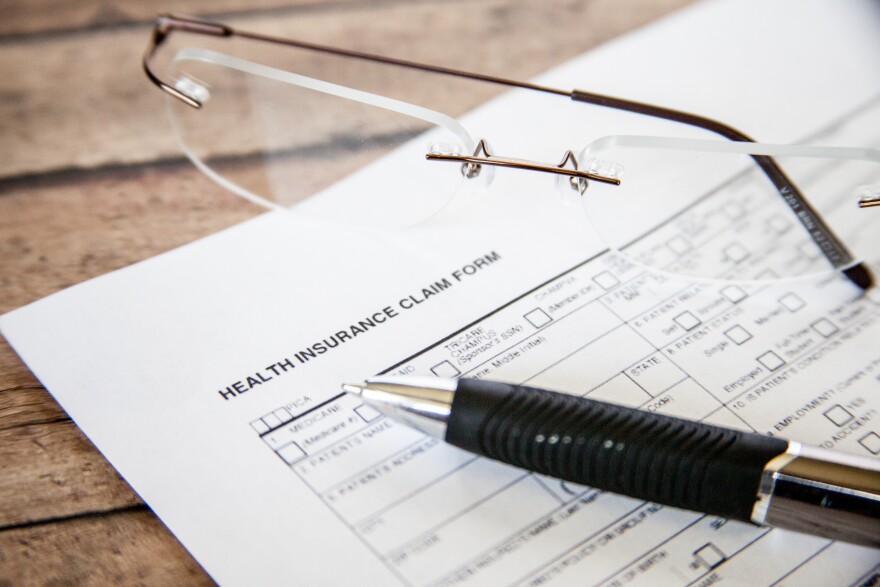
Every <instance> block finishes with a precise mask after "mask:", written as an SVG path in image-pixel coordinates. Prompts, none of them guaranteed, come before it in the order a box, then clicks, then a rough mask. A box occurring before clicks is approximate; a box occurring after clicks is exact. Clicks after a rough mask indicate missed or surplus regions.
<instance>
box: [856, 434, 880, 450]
mask: <svg viewBox="0 0 880 587" xmlns="http://www.w3.org/2000/svg"><path fill="white" fill-rule="evenodd" d="M859 444H861V445H862V446H864V447H865V448H867V449H868V451H870V452H871V454H875V455H876V454H880V436H878V435H877V433H876V432H869V433H868V434H865V435H864V436H862V437H861V438H859Z"/></svg>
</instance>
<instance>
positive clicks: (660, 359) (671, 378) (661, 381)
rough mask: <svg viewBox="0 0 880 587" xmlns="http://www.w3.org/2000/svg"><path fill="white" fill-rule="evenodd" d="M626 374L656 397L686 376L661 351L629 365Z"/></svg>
mask: <svg viewBox="0 0 880 587" xmlns="http://www.w3.org/2000/svg"><path fill="white" fill-rule="evenodd" d="M626 375H627V376H629V378H630V379H632V380H633V382H635V383H637V384H638V385H639V387H641V388H642V389H644V390H645V391H646V392H648V393H649V394H650V395H651V397H657V396H658V395H660V394H661V393H663V392H664V391H666V390H668V389H669V388H670V387H672V386H673V385H675V384H676V383H679V382H681V381H683V380H684V379H686V378H687V375H685V373H684V371H682V370H681V369H679V368H678V366H677V365H676V364H675V363H673V362H672V360H670V359H668V358H666V356H664V355H663V354H661V353H657V354H654V355H652V356H650V357H648V358H647V359H644V360H642V361H639V362H638V363H635V364H634V365H631V366H630V367H629V368H628V369H627V370H626ZM612 401H614V400H612Z"/></svg>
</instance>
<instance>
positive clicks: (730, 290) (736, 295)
mask: <svg viewBox="0 0 880 587" xmlns="http://www.w3.org/2000/svg"><path fill="white" fill-rule="evenodd" d="M721 295H723V296H724V297H725V298H727V299H728V300H730V301H731V302H733V303H734V304H738V303H739V302H741V301H743V300H744V299H746V296H748V294H747V293H746V292H745V291H744V290H743V288H741V287H739V286H737V285H728V286H727V287H725V288H724V289H722V290H721Z"/></svg>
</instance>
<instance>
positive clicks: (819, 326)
mask: <svg viewBox="0 0 880 587" xmlns="http://www.w3.org/2000/svg"><path fill="white" fill-rule="evenodd" d="M810 326H812V327H813V330H815V331H816V332H818V333H819V334H821V335H822V336H824V337H825V338H828V337H829V336H831V335H832V334H834V333H836V332H837V331H839V330H840V329H839V328H838V327H837V326H836V325H835V324H834V322H832V321H831V320H829V319H828V318H822V319H821V320H816V321H815V322H813V323H812V324H810Z"/></svg>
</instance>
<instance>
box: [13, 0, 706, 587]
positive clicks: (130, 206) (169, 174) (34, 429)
mask: <svg viewBox="0 0 880 587" xmlns="http://www.w3.org/2000/svg"><path fill="white" fill-rule="evenodd" d="M688 1H689V0H642V1H640V2H619V0H582V1H578V0H542V1H540V2H539V1H537V0H536V1H534V2H517V1H516V0H477V1H470V2H465V1H457V0H452V1H450V0H422V1H419V2H407V1H406V0H361V1H357V2H356V1H354V0H329V1H326V2H325V1H323V0H288V1H286V2H284V1H282V0H250V1H249V2H244V1H243V0H214V1H213V2H200V1H199V0H177V1H176V2H170V1H160V2H149V3H147V2H137V1H135V0H117V2H114V3H113V7H112V8H108V3H106V2H99V1H98V0H81V1H79V2H68V3H64V4H59V3H56V2H51V1H50V0H28V1H27V2H25V1H24V0H17V1H16V0H8V1H6V2H4V3H2V4H0V6H2V8H0V12H2V18H0V73H2V80H3V81H2V82H0V83H2V86H0V87H2V89H0V96H2V100H0V109H2V112H0V125H2V127H0V153H2V156H0V284H2V289H0V291H2V295H0V313H4V312H7V311H9V310H12V309H14V308H17V307H19V306H21V305H24V304H27V303H30V302H33V301H35V300H37V299H39V298H42V297H43V296H46V295H49V294H52V293H54V292H57V291H59V290H62V289H64V288H66V287H69V286H71V285H74V284H76V283H79V282H82V281H85V280H87V279H90V278H92V277H96V276H98V275H102V274H104V273H107V272H109V271H113V270H115V269H119V268H121V267H125V266H126V265H129V264H131V263H134V262H136V261H139V260H142V259H146V258H148V257H151V256H153V255H156V254H158V253H161V252H163V251H167V250H169V249H172V248H174V247H177V246H180V245H183V244H185V243H188V242H191V241H193V240H196V239H198V238H200V237H203V236H205V235H208V234H210V233H212V232H215V231H217V230H219V229H222V228H224V227H227V226H230V225H233V224H235V223H238V222H240V221H242V220H245V219H247V218H250V217H252V216H254V215H256V214H258V213H260V211H261V209H260V208H258V207H256V206H254V205H252V204H249V203H248V202H246V201H244V200H242V199H240V198H238V197H236V196H234V195H232V194H230V193H228V192H226V191H225V190H224V189H223V188H221V187H219V186H217V185H215V184H214V183H212V182H211V181H210V180H209V179H207V178H206V177H204V176H203V175H202V174H201V173H199V172H198V171H197V170H196V169H195V168H194V167H193V166H192V165H191V164H190V163H189V162H188V161H187V160H186V159H185V158H184V157H182V155H181V153H180V150H179V148H178V146H177V144H176V142H175V140H174V138H173V136H172V134H171V132H170V130H169V128H168V123H167V121H166V119H165V114H164V112H163V106H162V96H161V93H160V92H159V91H158V90H156V89H155V88H154V86H152V85H151V84H150V83H149V82H148V81H147V79H146V78H145V77H144V75H143V73H142V71H141V67H140V55H141V53H142V51H143V49H144V47H145V45H146V42H147V39H148V36H149V34H150V29H151V26H152V21H153V18H154V16H155V13H156V12H159V11H176V12H182V13H190V14H199V15H203V16H206V17H207V16H210V17H212V18H215V19H217V20H222V21H224V22H228V23H230V24H232V25H234V26H239V27H242V28H248V29H252V30H256V31H260V30H264V29H265V28H266V27H269V26H271V27H273V31H278V30H282V31H284V33H285V34H287V35H289V36H292V37H294V38H300V39H307V40H312V41H317V42H322V43H326V44H332V45H340V46H345V47H351V48H356V49H361V50H367V51H374V52H378V53H385V54H389V55H396V56H403V57H406V58H410V59H413V60H423V61H429V62H434V63H441V64H447V65H453V66H456V67H460V68H462V69H470V70H475V71H483V72H486V73H491V74H495V75H502V76H507V77H512V78H518V79H525V78H529V77H530V76H533V75H535V74H536V73H538V72H540V71H542V70H544V69H546V68H548V67H551V66H553V65H556V64H558V63H560V62H562V61H564V60H566V59H568V58H570V57H572V56H574V55H577V54H579V53H582V52H583V51H586V50H587V49H589V48H590V47H593V46H595V45H598V44H599V43H602V42H604V41H606V40H608V39H610V38H613V37H615V36H617V35H620V34H621V33H623V32H625V31H627V30H630V29H633V28H635V27H637V26H639V25H642V24H644V23H646V22H648V21H651V20H652V19H655V18H657V17H659V16H661V15H662V14H664V13H666V12H668V11H671V10H672V9H674V8H677V7H679V6H681V5H684V4H686V3H687V2H688ZM583 89H590V88H587V87H584V88H583ZM120 393H124V390H120ZM0 471H2V472H0V585H33V584H49V583H52V584H90V583H122V584H135V583H136V584H141V583H144V584H199V583H210V582H211V579H210V577H208V576H207V574H206V573H205V572H204V571H203V570H202V569H201V567H200V566H199V565H198V563H196V562H195V561H194V560H193V559H192V558H191V557H190V556H189V554H188V553H187V552H186V550H185V549H184V548H183V547H182V546H181V545H180V543H178V542H177V540H175V538H174V537H173V536H172V534H171V533H170V532H169V531H168V530H167V529H166V528H165V526H163V525H162V523H161V522H160V521H159V520H158V519H157V518H156V517H155V516H154V515H153V513H152V512H151V511H150V509H149V508H148V507H147V506H146V505H144V503H143V502H142V501H141V500H140V498H139V497H138V495H137V494H136V493H135V492H134V491H133V490H132V489H131V488H130V487H129V486H128V485H127V484H126V482H125V481H124V480H123V479H122V478H121V477H120V476H119V475H118V474H117V473H116V472H115V471H114V469H113V468H112V467H111V466H110V465H109V464H108V463H107V462H106V461H105V460H104V458H103V457H102V456H101V454H100V453H99V452H98V451H97V450H96V449H95V447H94V446H92V444H91V443H90V442H89V440H88V439H87V438H86V437H85V436H84V435H83V433H82V432H81V431H80V430H79V429H78V428H77V426H76V425H75V424H74V423H73V422H72V421H71V420H70V419H69V418H68V417H67V415H66V414H65V413H64V411H63V410H62V409H61V408H60V406H59V405H58V404H57V403H56V402H55V401H54V400H53V398H52V397H51V396H50V395H49V393H48V392H47V391H46V390H45V389H44V388H43V387H42V386H41V385H40V382H39V381H38V380H37V379H36V378H35V377H34V376H33V375H32V374H31V373H30V371H29V370H28V368H27V367H26V366H25V365H24V364H22V362H21V361H20V360H19V358H18V357H17V356H16V355H15V353H14V352H13V351H12V349H11V348H10V347H9V345H8V344H6V342H5V341H2V340H0Z"/></svg>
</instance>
